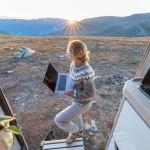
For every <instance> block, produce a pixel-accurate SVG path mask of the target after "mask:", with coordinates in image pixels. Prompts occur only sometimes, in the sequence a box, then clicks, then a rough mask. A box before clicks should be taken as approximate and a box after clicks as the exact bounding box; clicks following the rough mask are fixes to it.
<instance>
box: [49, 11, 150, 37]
mask: <svg viewBox="0 0 150 150" xmlns="http://www.w3.org/2000/svg"><path fill="white" fill-rule="evenodd" d="M149 20H150V13H144V14H133V15H131V16H126V17H114V16H106V17H95V18H90V19H89V18H88V19H84V20H82V21H79V22H78V23H79V24H80V25H81V26H83V28H84V29H83V30H84V31H83V30H82V31H80V32H79V31H78V30H77V28H76V27H75V31H76V33H73V32H69V31H70V30H71V27H68V28H69V30H68V31H67V32H66V33H65V31H66V28H67V27H65V28H63V29H62V30H60V31H58V32H55V33H50V34H49V35H64V36H67V35H68V36H69V35H72V36H73V35H76V36H80V35H82V36H110V37H112V36H113V37H124V36H125V37H138V36H150V21H149Z"/></svg>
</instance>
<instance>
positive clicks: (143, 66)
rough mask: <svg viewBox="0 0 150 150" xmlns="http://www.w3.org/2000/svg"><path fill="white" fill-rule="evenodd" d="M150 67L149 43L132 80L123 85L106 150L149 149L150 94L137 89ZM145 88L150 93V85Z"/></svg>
mask: <svg viewBox="0 0 150 150" xmlns="http://www.w3.org/2000/svg"><path fill="white" fill-rule="evenodd" d="M149 68H150V44H149V45H148V47H147V49H146V51H145V53H144V55H143V58H142V60H141V63H140V65H139V67H138V69H137V72H136V75H135V77H134V78H133V79H131V80H128V81H127V82H126V83H125V85H124V88H123V97H122V101H121V103H120V107H119V110H118V113H117V115H116V118H115V121H114V124H113V127H112V130H111V133H110V136H109V139H108V141H107V144H106V148H105V150H123V149H129V150H130V149H131V150H148V149H149V148H150V97H149V96H150V95H149V96H148V95H146V94H144V92H141V90H139V86H140V85H142V79H143V77H144V78H145V75H146V74H147V72H148V70H150V69H149ZM149 78H150V77H148V79H149ZM147 87H148V88H149V89H148V93H150V84H147Z"/></svg>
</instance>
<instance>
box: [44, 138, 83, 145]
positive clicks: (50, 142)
mask: <svg viewBox="0 0 150 150" xmlns="http://www.w3.org/2000/svg"><path fill="white" fill-rule="evenodd" d="M77 141H82V138H76V140H75V142H77ZM52 143H65V139H62V140H53V141H44V144H52Z"/></svg>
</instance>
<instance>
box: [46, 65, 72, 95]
mask: <svg viewBox="0 0 150 150" xmlns="http://www.w3.org/2000/svg"><path fill="white" fill-rule="evenodd" d="M43 83H44V84H46V85H47V86H48V87H49V88H50V89H51V90H52V91H53V92H54V93H64V92H65V91H68V90H71V89H74V88H73V86H72V80H71V79H70V74H66V73H58V72H57V71H56V70H55V68H54V67H53V66H52V65H51V64H50V63H49V65H48V68H47V71H46V74H45V77H44V80H43Z"/></svg>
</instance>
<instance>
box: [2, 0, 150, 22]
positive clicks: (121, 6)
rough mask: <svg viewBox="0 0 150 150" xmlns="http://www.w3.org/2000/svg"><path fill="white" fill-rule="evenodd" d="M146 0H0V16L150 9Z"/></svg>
mask: <svg viewBox="0 0 150 150" xmlns="http://www.w3.org/2000/svg"><path fill="white" fill-rule="evenodd" d="M149 3H150V1H149V0H139V1H138V0H0V18H24V19H33V18H64V19H69V20H76V21H80V20H82V19H86V18H93V17H100V16H122V17H123V16H130V15H132V14H137V13H150V8H149Z"/></svg>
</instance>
